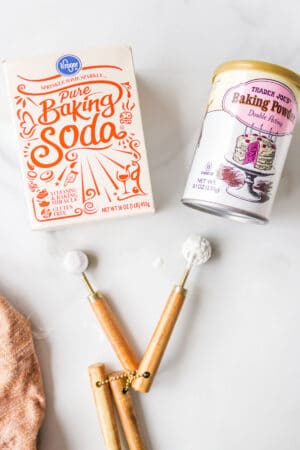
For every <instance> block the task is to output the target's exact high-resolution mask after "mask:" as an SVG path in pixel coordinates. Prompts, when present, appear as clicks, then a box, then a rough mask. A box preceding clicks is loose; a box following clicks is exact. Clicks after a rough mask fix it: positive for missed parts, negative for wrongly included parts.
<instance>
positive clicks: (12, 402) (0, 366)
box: [0, 296, 45, 450]
mask: <svg viewBox="0 0 300 450" xmlns="http://www.w3.org/2000/svg"><path fill="white" fill-rule="evenodd" d="M44 414H45V395H44V391H43V383H42V377H41V371H40V366H39V362H38V359H37V356H36V353H35V350H34V345H33V340H32V333H31V328H30V323H29V321H28V320H27V319H26V318H25V317H24V316H23V315H22V314H20V313H19V312H18V311H17V310H16V309H15V308H14V307H13V306H12V305H11V304H10V303H9V302H8V301H7V300H6V299H5V298H4V297H1V296H0V450H35V449H36V438H37V434H38V431H39V429H40V426H41V424H42V421H43V418H44Z"/></svg>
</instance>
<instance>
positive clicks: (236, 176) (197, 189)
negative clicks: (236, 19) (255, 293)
mask: <svg viewBox="0 0 300 450" xmlns="http://www.w3.org/2000/svg"><path fill="white" fill-rule="evenodd" d="M299 88H300V76H299V75H298V74H296V73H294V72H292V71H290V70H288V69H285V68H284V67H281V66H277V65H275V64H270V63H266V62H260V61H232V62H227V63H225V64H222V65H221V66H220V67H218V68H217V69H216V71H215V73H214V75H213V86H212V91H211V94H210V98H209V102H208V106H207V113H206V116H205V119H204V123H203V128H202V133H201V136H200V139H199V142H198V145H197V148H196V152H195V156H194V161H193V164H192V168H191V171H190V174H189V177H188V181H187V185H186V188H185V192H184V195H183V199H182V202H183V203H184V204H185V205H187V206H190V207H192V208H196V209H199V210H202V211H206V212H210V213H212V214H216V215H220V216H224V217H230V218H232V219H237V220H241V221H244V222H256V223H266V222H268V220H269V216H270V213H271V209H272V204H273V201H274V197H275V194H276V191H277V187H278V184H279V180H280V176H281V172H282V169H283V165H284V162H285V159H286V155H287V151H288V148H289V145H290V142H291V138H292V133H293V130H294V127H295V123H296V120H297V115H298V103H297V102H298V98H299Z"/></svg>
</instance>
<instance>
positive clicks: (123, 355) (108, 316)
mask: <svg viewBox="0 0 300 450" xmlns="http://www.w3.org/2000/svg"><path fill="white" fill-rule="evenodd" d="M89 300H90V303H91V306H92V308H93V310H94V313H95V315H96V317H97V319H98V321H99V323H100V324H101V326H102V328H103V330H104V332H105V334H106V336H107V337H108V339H109V341H110V343H111V345H112V347H113V349H114V351H115V352H116V354H117V356H118V358H119V361H120V363H121V364H122V366H123V368H124V369H125V370H130V371H134V370H136V369H137V367H138V359H137V357H136V355H135V354H134V352H133V351H132V349H131V348H130V345H129V343H128V341H127V339H126V336H125V335H124V333H123V331H122V329H121V327H120V325H119V323H118V322H117V320H116V318H115V315H114V313H113V312H112V310H111V309H110V307H109V304H108V302H107V300H106V299H105V298H104V297H103V296H102V295H101V294H100V292H96V293H95V294H91V295H89Z"/></svg>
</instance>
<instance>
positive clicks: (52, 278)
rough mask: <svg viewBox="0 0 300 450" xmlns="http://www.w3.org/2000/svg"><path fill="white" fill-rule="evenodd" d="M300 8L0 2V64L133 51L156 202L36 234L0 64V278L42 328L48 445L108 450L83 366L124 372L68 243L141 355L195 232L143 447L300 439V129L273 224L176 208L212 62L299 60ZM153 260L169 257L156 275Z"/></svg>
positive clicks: (232, 449) (148, 408)
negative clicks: (205, 243)
mask: <svg viewBox="0 0 300 450" xmlns="http://www.w3.org/2000/svg"><path fill="white" fill-rule="evenodd" d="M299 17H300V3H299V2H298V1H297V0H294V1H292V0H290V1H285V2H274V1H270V0H266V1H264V2H262V1H259V0H254V1H252V2H249V1H248V0H247V1H245V0H227V1H225V0H223V1H221V0H209V1H192V0H186V1H179V0H178V1H163V0H160V1H147V2H146V1H138V0H136V1H127V2H125V1H121V0H119V1H114V0H110V1H105V2H104V1H100V0H97V1H96V0H94V1H92V0H85V1H84V2H82V1H80V2H79V1H75V0H74V1H73V2H71V1H60V2H57V3H54V1H38V0H27V1H24V2H21V1H19V2H17V1H16V0H11V1H9V2H5V5H4V4H3V5H2V10H1V19H2V20H1V27H0V56H1V57H2V58H7V59H8V58H16V57H25V56H33V55H40V54H46V53H49V52H50V53H51V52H53V51H62V52H72V51H76V49H78V48H88V47H97V46H101V45H113V44H122V43H124V44H129V45H131V46H132V48H133V54H134V59H135V66H136V72H137V76H138V83H139V92H140V97H141V107H142V115H143V121H144V128H145V135H146V141H147V147H148V156H149V162H150V169H151V176H152V183H153V190H154V196H155V201H156V207H157V213H156V214H155V215H153V216H149V215H146V216H140V217H137V218H131V219H124V220H115V221H107V222H102V223H101V222H99V223H93V224H90V225H80V226H77V227H71V228H68V229H65V230H62V231H56V232H32V231H31V230H30V228H29V223H28V219H27V210H26V205H25V201H24V194H23V187H22V179H21V174H20V169H19V162H18V155H17V148H16V143H15V136H14V130H13V127H12V124H11V117H10V114H9V108H8V105H7V99H6V90H5V86H4V81H3V77H2V75H1V79H0V204H1V220H0V235H1V245H0V256H1V265H0V289H1V291H2V293H3V294H5V295H7V296H8V298H9V299H10V300H11V301H12V302H13V303H14V304H15V305H16V306H17V307H18V308H19V309H20V311H22V312H23V313H24V314H26V315H30V316H31V321H32V326H33V329H34V331H35V334H36V336H37V338H38V339H36V348H37V351H38V354H39V357H40V360H41V366H42V371H43V375H44V383H45V390H46V395H47V403H48V407H47V416H46V419H45V422H44V426H43V429H42V431H41V436H40V443H39V449H40V450H97V449H102V448H103V444H102V440H101V435H100V431H99V427H98V423H97V418H96V414H95V409H94V405H93V400H92V396H91V392H90V387H89V381H88V377H87V366H88V365H89V364H92V363H96V362H98V361H102V362H105V363H107V364H108V366H109V367H110V368H111V369H118V367H119V366H118V363H117V361H116V359H115V358H114V355H113V354H112V351H111V349H110V347H109V345H108V344H107V342H106V340H105V339H104V336H103V334H102V332H101V330H100V329H99V327H98V324H97V322H96V319H95V318H94V317H93V315H92V312H91V311H90V307H89V305H88V303H87V302H86V301H85V295H86V292H85V288H84V286H83V285H82V284H81V280H80V279H77V278H76V277H74V276H71V275H69V274H66V273H64V271H63V269H62V266H61V258H62V255H63V253H64V252H65V251H66V250H69V249H71V248H74V247H75V248H82V249H84V250H85V251H88V252H90V254H92V255H93V256H94V258H93V259H94V261H97V263H95V264H94V265H93V266H92V267H91V269H90V270H89V275H90V277H91V279H92V280H93V282H94V284H95V285H96V286H97V287H98V288H99V289H101V290H102V291H103V292H105V293H106V294H107V295H108V296H109V298H110V299H111V301H112V303H113V305H114V307H115V309H116V310H117V311H118V313H119V315H120V317H121V318H122V320H123V321H124V323H126V328H127V330H128V332H129V335H130V336H131V338H132V341H134V342H135V345H136V348H137V350H138V351H139V353H140V355H142V353H143V350H144V349H145V347H146V344H147V341H148V339H149V337H150V336H151V333H152V330H153V327H154V325H155V323H156V321H157V319H158V317H159V315H160V313H161V310H162V308H163V305H164V303H165V300H166V298H167V296H168V293H169V291H170V289H171V287H172V285H173V284H174V283H175V282H177V281H178V280H179V278H180V277H181V273H182V270H183V259H182V257H181V252H180V247H181V243H182V241H183V240H184V239H185V238H186V236H187V235H188V234H189V233H191V232H200V233H202V234H204V235H205V236H207V237H208V238H210V239H211V241H212V243H213V247H214V256H213V258H212V260H211V262H210V263H209V264H207V265H206V266H204V267H203V268H202V269H201V270H195V271H194V273H193V275H192V277H191V278H190V280H189V294H188V297H187V299H186V304H185V307H184V310H183V312H182V315H181V317H180V320H179V323H178V324H177V328H176V332H175V334H174V336H173V339H172V342H171V343H170V346H169V348H168V352H167V354H166V356H165V359H164V362H163V364H162V366H161V370H160V372H159V375H158V376H157V379H156V381H155V385H154V386H153V389H152V391H151V392H150V393H149V394H147V395H145V396H143V397H142V396H139V397H138V398H136V401H137V407H138V410H139V413H140V416H141V421H142V423H143V430H144V434H145V436H146V440H147V449H150V450H151V449H152V450H197V449H201V450H297V449H299V448H300V435H299V419H300V363H299V338H300V327H299V314H300V303H299V287H298V286H299V256H298V253H299V244H300V236H299V225H300V215H299V200H300V177H299V173H300V172H299V171H300V165H299V163H300V157H299V145H300V128H299V126H298V129H297V130H296V132H295V137H294V140H293V143H292V145H291V149H290V152H289V155H288V159H287V162H286V166H285V170H284V176H283V179H282V181H281V184H280V187H279V192H278V196H277V198H276V201H275V205H274V209H273V215H272V220H271V223H270V224H269V225H267V226H265V227H263V226H258V225H250V224H249V225H245V224H239V223H234V222H230V221H227V220H224V219H220V218H216V217H213V216H209V215H206V214H203V213H200V212H197V211H194V210H191V209H188V208H186V207H184V206H182V205H181V204H180V198H181V195H182V192H183V189H184V185H185V181H186V177H187V174H188V169H189V166H190V163H191V159H192V155H193V149H194V145H195V143H196V140H197V136H198V133H199V130H200V126H201V120H202V117H203V113H204V110H205V107H206V99H207V96H208V93H209V89H210V78H211V74H212V72H213V70H214V68H215V66H216V65H218V64H220V63H222V62H223V61H224V60H228V59H235V58H253V59H263V60H268V61H271V62H275V63H279V64H283V65H286V66H288V67H290V68H292V69H294V70H298V71H299V70H300V56H299V42H300V41H299V39H300V38H299ZM158 256H161V257H163V258H164V260H165V265H164V266H163V268H162V269H158V270H157V269H156V270H155V269H154V268H153V267H152V262H153V260H155V258H157V257H158ZM41 330H42V331H41ZM22 450H25V449H22Z"/></svg>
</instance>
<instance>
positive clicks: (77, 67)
mask: <svg viewBox="0 0 300 450" xmlns="http://www.w3.org/2000/svg"><path fill="white" fill-rule="evenodd" d="M4 65H5V70H6V75H7V81H8V87H9V92H10V97H11V102H12V108H13V114H14V119H15V124H16V129H17V136H18V142H19V151H20V156H21V162H22V169H23V175H24V182H25V190H26V196H27V200H28V205H29V211H30V218H31V223H32V227H33V228H34V229H41V228H51V227H57V226H58V225H66V224H70V223H76V222H83V221H88V220H95V219H105V218H111V217H120V216H130V215H134V214H140V213H146V212H153V211H154V206H153V198H152V191H151V182H150V176H149V169H148V162H147V154H146V148H145V142H144V136H143V129H142V122H141V114H140V107H139V100H138V93H137V88H136V80H135V75H134V68H133V61H132V55H131V50H130V48H127V47H121V48H105V49H98V50H89V51H78V52H75V53H74V54H57V55H53V56H49V57H42V58H39V59H32V60H23V61H16V62H5V63H4Z"/></svg>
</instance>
